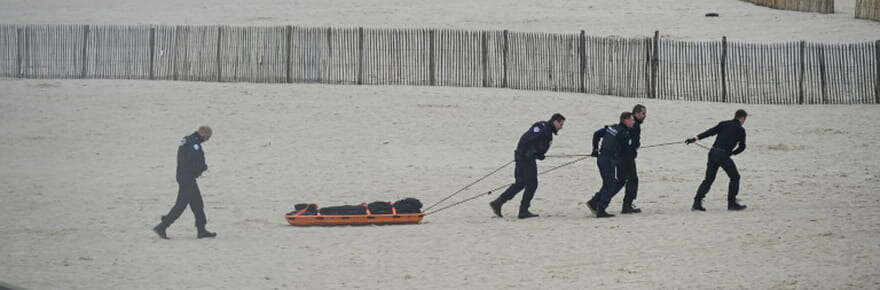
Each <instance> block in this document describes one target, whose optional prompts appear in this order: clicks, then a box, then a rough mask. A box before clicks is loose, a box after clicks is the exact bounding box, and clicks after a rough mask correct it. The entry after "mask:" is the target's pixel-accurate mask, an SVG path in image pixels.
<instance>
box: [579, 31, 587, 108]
mask: <svg viewBox="0 0 880 290" xmlns="http://www.w3.org/2000/svg"><path fill="white" fill-rule="evenodd" d="M586 41H587V38H586V36H585V35H584V31H583V30H581V34H580V35H579V36H578V60H579V62H578V63H579V64H578V66H579V67H578V70H579V72H578V73H579V74H580V78H579V80H580V82H579V83H578V92H581V93H584V92H586V90H585V89H584V73H585V71H586V68H587V47H586V43H585V42H586Z"/></svg>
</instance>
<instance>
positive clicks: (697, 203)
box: [691, 199, 706, 211]
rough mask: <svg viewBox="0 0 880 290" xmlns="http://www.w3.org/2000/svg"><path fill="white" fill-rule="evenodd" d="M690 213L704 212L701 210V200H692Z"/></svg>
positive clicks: (703, 209)
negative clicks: (692, 204)
mask: <svg viewBox="0 0 880 290" xmlns="http://www.w3.org/2000/svg"><path fill="white" fill-rule="evenodd" d="M691 210H692V211H706V209H705V208H703V200H702V199H694V206H692V207H691Z"/></svg>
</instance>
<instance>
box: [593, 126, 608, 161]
mask: <svg viewBox="0 0 880 290" xmlns="http://www.w3.org/2000/svg"><path fill="white" fill-rule="evenodd" d="M602 138H605V127H602V128H600V129H599V130H596V132H594V133H593V151H592V152H593V153H598V152H599V141H600V140H602ZM591 155H592V154H591ZM594 157H595V156H594Z"/></svg>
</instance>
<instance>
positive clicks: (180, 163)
mask: <svg viewBox="0 0 880 290" xmlns="http://www.w3.org/2000/svg"><path fill="white" fill-rule="evenodd" d="M205 170H208V164H206V163H205V151H204V148H202V136H199V134H198V133H193V134H192V135H189V136H186V137H183V140H180V147H177V179H189V178H192V179H195V178H196V177H199V176H201V175H202V172H205Z"/></svg>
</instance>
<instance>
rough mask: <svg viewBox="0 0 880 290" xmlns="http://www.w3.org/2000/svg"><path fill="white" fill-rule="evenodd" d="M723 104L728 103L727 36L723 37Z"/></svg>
mask: <svg viewBox="0 0 880 290" xmlns="http://www.w3.org/2000/svg"><path fill="white" fill-rule="evenodd" d="M721 102H722V103H727V36H722V37H721Z"/></svg>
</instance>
